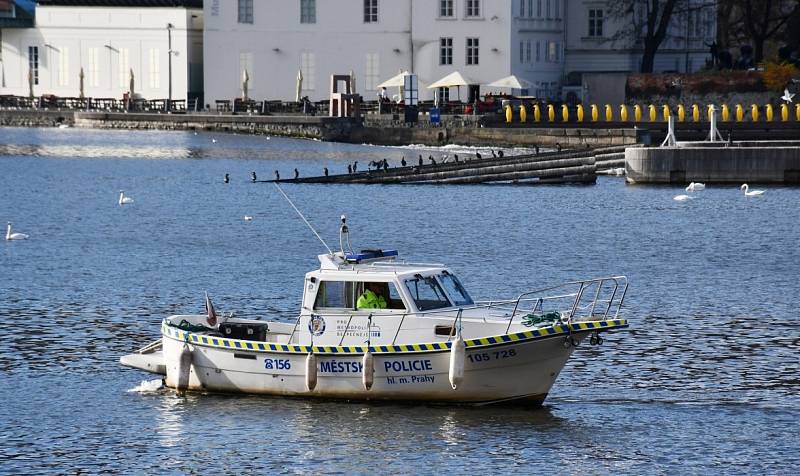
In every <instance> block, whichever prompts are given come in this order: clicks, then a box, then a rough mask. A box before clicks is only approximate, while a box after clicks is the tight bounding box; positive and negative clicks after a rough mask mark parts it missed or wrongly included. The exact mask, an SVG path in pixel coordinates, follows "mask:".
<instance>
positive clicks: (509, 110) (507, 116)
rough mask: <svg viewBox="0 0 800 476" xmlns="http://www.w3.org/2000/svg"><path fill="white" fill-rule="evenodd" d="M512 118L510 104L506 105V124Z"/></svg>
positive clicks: (512, 113) (509, 122)
mask: <svg viewBox="0 0 800 476" xmlns="http://www.w3.org/2000/svg"><path fill="white" fill-rule="evenodd" d="M513 119H514V112H513V111H512V110H511V106H506V124H511V121H512V120H513Z"/></svg>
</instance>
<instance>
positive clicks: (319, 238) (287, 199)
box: [274, 183, 333, 255]
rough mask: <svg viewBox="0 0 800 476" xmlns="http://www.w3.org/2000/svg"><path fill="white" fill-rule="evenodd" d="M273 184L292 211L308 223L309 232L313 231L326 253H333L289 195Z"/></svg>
mask: <svg viewBox="0 0 800 476" xmlns="http://www.w3.org/2000/svg"><path fill="white" fill-rule="evenodd" d="M274 185H275V188H277V189H278V191H279V192H281V195H283V198H285V199H286V201H287V202H289V205H291V206H292V208H294V211H296V212H297V214H298V215H300V218H302V219H303V221H304V222H305V224H306V225H308V227H309V228H311V232H312V233H314V236H316V237H317V239H318V240H319V241H320V242H321V243H322V246H324V247H325V249H327V250H328V254H330V255H333V251H331V248H330V247H329V246H328V244H327V243H325V240H323V239H322V237H321V236H319V233H317V230H315V229H314V227H313V226H311V223H309V222H308V220H306V217H304V216H303V214H302V213H301V212H300V210H298V209H297V207H296V206H294V203H292V200H291V199H290V198H289V196H288V195H286V193H285V192H284V191H283V190H282V189H281V187H280V185H278V184H277V183H274Z"/></svg>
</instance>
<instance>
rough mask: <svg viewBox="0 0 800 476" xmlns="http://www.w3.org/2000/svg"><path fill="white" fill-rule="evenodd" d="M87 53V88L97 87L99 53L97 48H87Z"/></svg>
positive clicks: (98, 83)
mask: <svg viewBox="0 0 800 476" xmlns="http://www.w3.org/2000/svg"><path fill="white" fill-rule="evenodd" d="M87 53H88V57H89V58H88V60H89V68H88V69H89V71H87V72H86V73H88V79H89V81H88V82H89V86H92V87H97V86H99V85H100V51H99V50H98V49H97V48H89V50H88V52H87ZM84 79H85V78H84Z"/></svg>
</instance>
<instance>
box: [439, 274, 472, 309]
mask: <svg viewBox="0 0 800 476" xmlns="http://www.w3.org/2000/svg"><path fill="white" fill-rule="evenodd" d="M439 281H441V282H442V287H444V290H445V291H446V292H447V295H448V296H450V299H452V300H453V304H454V305H456V306H467V305H470V304H474V302H473V301H472V298H471V297H469V294H468V293H467V290H466V289H464V286H462V285H461V281H459V280H458V278H456V277H455V275H453V274H450V273H448V272H447V271H445V272H443V273H442V274H440V275H439Z"/></svg>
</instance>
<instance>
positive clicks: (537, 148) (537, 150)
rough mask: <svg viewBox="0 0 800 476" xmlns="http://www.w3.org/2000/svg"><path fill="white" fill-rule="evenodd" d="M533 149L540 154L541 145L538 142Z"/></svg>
mask: <svg viewBox="0 0 800 476" xmlns="http://www.w3.org/2000/svg"><path fill="white" fill-rule="evenodd" d="M533 150H534V151H535V153H536V155H539V145H538V144H536V145H534V146H533Z"/></svg>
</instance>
